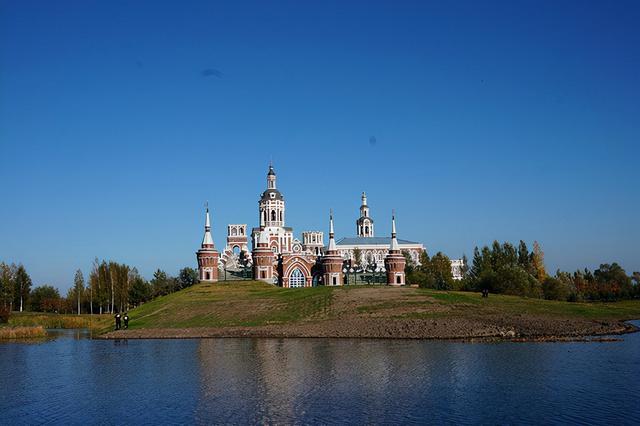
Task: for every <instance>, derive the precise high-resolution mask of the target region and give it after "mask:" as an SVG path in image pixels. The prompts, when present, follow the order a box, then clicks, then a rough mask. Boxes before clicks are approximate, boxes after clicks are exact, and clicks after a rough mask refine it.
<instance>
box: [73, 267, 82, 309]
mask: <svg viewBox="0 0 640 426" xmlns="http://www.w3.org/2000/svg"><path fill="white" fill-rule="evenodd" d="M73 289H74V291H75V296H76V297H77V300H78V315H80V298H81V297H82V293H83V292H84V276H82V271H81V270H80V269H78V270H77V271H76V275H75V277H74V278H73Z"/></svg>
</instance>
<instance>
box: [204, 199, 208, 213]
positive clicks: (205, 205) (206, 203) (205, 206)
mask: <svg viewBox="0 0 640 426" xmlns="http://www.w3.org/2000/svg"><path fill="white" fill-rule="evenodd" d="M204 208H205V209H207V211H209V200H207V201H205V202H204Z"/></svg>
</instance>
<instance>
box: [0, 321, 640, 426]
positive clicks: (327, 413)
mask: <svg viewBox="0 0 640 426" xmlns="http://www.w3.org/2000/svg"><path fill="white" fill-rule="evenodd" d="M85 337H86V336H85V335H84V334H83V333H81V332H72V331H67V332H61V335H60V336H59V337H58V338H57V339H55V340H51V341H48V342H44V343H39V344H19V343H4V344H0V415H1V417H0V423H2V424H20V423H29V424H33V423H63V424H70V423H85V424H86V423H100V424H122V423H132V424H138V423H163V424H166V423H312V422H320V423H342V422H350V423H424V422H439V423H441V422H448V423H484V424H496V423H500V424H505V423H519V424H521V423H529V424H533V423H535V424H540V423H545V424H546V423H608V424H632V423H640V398H639V396H640V392H639V391H640V364H639V363H640V333H637V334H632V335H628V336H625V338H624V341H623V342H612V343H526V344H516V343H500V344H469V343H457V342H430V341H402V340H397V341H394V340H340V339H329V340H326V339H325V340H322V339H203V340H146V341H135V340H134V341H96V340H89V339H86V338H85Z"/></svg>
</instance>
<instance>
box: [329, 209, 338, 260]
mask: <svg viewBox="0 0 640 426" xmlns="http://www.w3.org/2000/svg"><path fill="white" fill-rule="evenodd" d="M335 249H336V241H335V239H334V238H333V210H329V249H328V250H335Z"/></svg>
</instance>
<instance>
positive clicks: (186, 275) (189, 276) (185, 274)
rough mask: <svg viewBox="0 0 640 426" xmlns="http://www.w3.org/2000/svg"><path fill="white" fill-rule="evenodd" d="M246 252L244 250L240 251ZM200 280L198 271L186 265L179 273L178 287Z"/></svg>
mask: <svg viewBox="0 0 640 426" xmlns="http://www.w3.org/2000/svg"><path fill="white" fill-rule="evenodd" d="M240 253H244V252H240ZM198 282H199V280H198V271H196V270H195V269H193V268H189V267H188V266H187V267H184V268H182V269H180V272H179V273H178V287H179V288H181V289H183V288H187V287H191V286H192V285H194V284H197V283H198Z"/></svg>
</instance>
